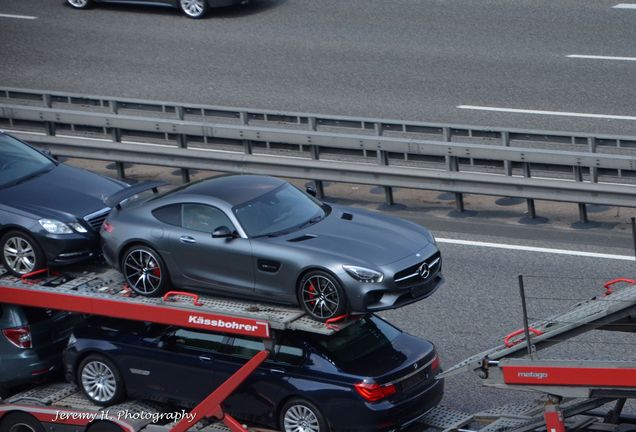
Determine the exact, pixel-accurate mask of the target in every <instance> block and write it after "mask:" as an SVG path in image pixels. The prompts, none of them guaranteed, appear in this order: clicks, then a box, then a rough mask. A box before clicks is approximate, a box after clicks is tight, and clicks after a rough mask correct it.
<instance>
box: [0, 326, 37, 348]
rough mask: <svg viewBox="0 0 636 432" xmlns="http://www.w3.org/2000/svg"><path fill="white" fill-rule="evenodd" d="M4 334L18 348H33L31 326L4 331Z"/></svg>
mask: <svg viewBox="0 0 636 432" xmlns="http://www.w3.org/2000/svg"><path fill="white" fill-rule="evenodd" d="M2 334H3V335H4V337H5V338H7V340H8V341H9V342H11V344H13V345H14V346H16V347H18V348H31V346H32V345H31V329H30V328H29V326H24V327H13V328H7V329H2Z"/></svg>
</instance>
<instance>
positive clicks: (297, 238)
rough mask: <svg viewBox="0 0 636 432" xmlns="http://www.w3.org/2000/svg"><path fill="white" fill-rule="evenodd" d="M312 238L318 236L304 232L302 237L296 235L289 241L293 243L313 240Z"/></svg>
mask: <svg viewBox="0 0 636 432" xmlns="http://www.w3.org/2000/svg"><path fill="white" fill-rule="evenodd" d="M312 238H316V236H315V235H311V234H303V235H301V236H300V237H294V238H293V239H289V240H287V241H288V242H292V243H298V242H301V241H305V240H311V239H312Z"/></svg>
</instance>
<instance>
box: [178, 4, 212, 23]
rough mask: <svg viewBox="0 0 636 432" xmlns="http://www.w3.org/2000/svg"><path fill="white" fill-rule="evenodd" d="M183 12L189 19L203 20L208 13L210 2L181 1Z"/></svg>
mask: <svg viewBox="0 0 636 432" xmlns="http://www.w3.org/2000/svg"><path fill="white" fill-rule="evenodd" d="M179 7H180V8H181V11H182V12H183V13H184V14H186V16H187V17H188V18H195V19H197V18H203V17H204V16H205V15H206V14H207V13H208V9H209V6H208V0H179Z"/></svg>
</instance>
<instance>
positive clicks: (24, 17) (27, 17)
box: [0, 14, 38, 20]
mask: <svg viewBox="0 0 636 432" xmlns="http://www.w3.org/2000/svg"><path fill="white" fill-rule="evenodd" d="M0 18H15V19H25V20H34V19H38V17H36V16H29V15H11V14H0Z"/></svg>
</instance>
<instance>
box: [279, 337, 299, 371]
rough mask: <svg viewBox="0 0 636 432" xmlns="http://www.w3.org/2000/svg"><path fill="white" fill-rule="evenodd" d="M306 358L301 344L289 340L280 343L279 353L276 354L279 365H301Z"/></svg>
mask: <svg viewBox="0 0 636 432" xmlns="http://www.w3.org/2000/svg"><path fill="white" fill-rule="evenodd" d="M304 357H305V352H304V351H303V349H302V347H301V346H299V344H297V343H295V342H294V341H292V340H288V339H282V340H281V341H280V345H279V347H278V352H277V353H276V362H277V363H285V364H289V365H299V364H300V363H301V362H302V361H303V358H304Z"/></svg>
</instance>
